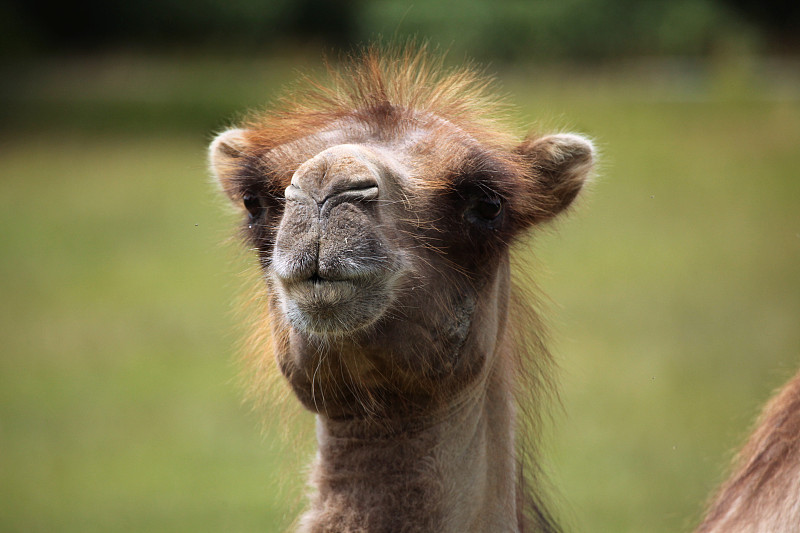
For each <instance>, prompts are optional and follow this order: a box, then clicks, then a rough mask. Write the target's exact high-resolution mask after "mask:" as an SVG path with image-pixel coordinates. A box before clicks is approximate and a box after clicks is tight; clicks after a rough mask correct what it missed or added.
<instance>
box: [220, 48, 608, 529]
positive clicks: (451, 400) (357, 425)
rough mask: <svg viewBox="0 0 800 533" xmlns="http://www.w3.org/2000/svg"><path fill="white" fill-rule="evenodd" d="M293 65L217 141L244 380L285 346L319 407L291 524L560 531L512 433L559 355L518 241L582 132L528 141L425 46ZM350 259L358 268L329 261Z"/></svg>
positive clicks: (296, 386)
mask: <svg viewBox="0 0 800 533" xmlns="http://www.w3.org/2000/svg"><path fill="white" fill-rule="evenodd" d="M301 84H302V86H301V87H299V88H296V89H295V90H294V91H292V92H291V93H289V95H288V96H286V97H284V98H283V99H282V100H281V101H280V102H279V104H278V106H277V107H276V108H275V109H274V110H272V111H269V112H266V113H261V114H257V115H254V116H253V117H251V118H250V119H249V120H248V121H247V122H246V123H245V125H244V128H243V129H242V130H232V131H230V132H226V133H224V134H222V135H221V136H220V137H219V138H218V139H217V140H216V141H215V142H214V143H213V144H212V147H211V163H212V168H213V170H214V172H215V173H216V175H217V178H218V179H219V182H220V184H221V186H222V188H223V190H224V191H225V192H226V194H227V195H228V196H229V197H230V198H231V200H233V202H234V203H235V204H237V205H239V206H242V205H244V206H248V205H249V206H250V207H249V209H251V213H253V212H255V213H256V215H257V216H252V215H251V216H250V219H249V220H247V221H246V224H245V226H244V227H243V236H244V238H245V240H246V241H247V242H249V243H250V245H251V246H252V247H253V248H254V249H255V250H256V251H257V253H258V255H259V257H260V262H261V266H262V268H263V270H264V273H265V274H266V276H265V277H264V279H265V281H266V283H264V284H263V286H264V289H265V292H264V293H263V294H262V293H261V292H260V291H259V296H257V301H258V303H259V312H258V318H257V327H256V333H255V334H254V335H253V337H252V343H251V344H252V345H253V347H254V350H253V351H254V356H253V357H252V359H251V368H252V370H251V371H252V374H254V380H253V383H254V384H253V385H252V389H253V390H254V391H255V392H256V394H263V390H264V389H265V388H266V386H267V384H268V383H269V382H270V381H272V378H271V376H272V375H274V372H273V371H272V368H274V364H273V363H272V359H273V358H275V359H276V360H277V362H278V365H277V366H278V368H279V369H280V370H281V373H282V374H283V376H284V377H285V378H286V381H287V382H288V383H289V384H290V385H291V388H292V389H293V391H294V392H295V394H296V396H297V397H298V398H299V399H300V401H301V402H302V403H303V404H304V405H305V406H306V407H307V408H308V409H310V410H312V411H314V412H316V413H318V440H319V449H320V452H319V455H318V460H317V461H316V464H315V467H314V470H313V474H312V486H313V487H314V488H315V491H316V492H315V495H314V496H313V498H312V506H311V508H310V509H309V511H308V512H307V513H306V514H305V515H304V517H303V519H302V520H301V525H300V527H301V529H302V530H303V531H400V530H402V531H420V532H421V531H467V530H470V531H505V530H509V531H510V530H514V531H555V530H557V529H558V528H557V526H556V524H555V521H554V520H553V518H552V516H551V514H550V512H549V511H548V509H547V508H546V506H545V505H544V503H543V497H542V492H543V491H542V479H541V478H542V475H541V472H540V470H539V468H538V466H537V463H536V462H535V460H533V454H532V456H531V457H532V458H531V459H529V460H523V454H521V453H517V452H515V446H514V441H515V439H516V438H524V437H525V436H526V435H527V436H528V437H531V436H533V440H530V439H528V444H529V445H528V446H527V449H528V450H533V449H534V448H535V436H536V435H537V434H538V433H539V432H538V431H536V430H534V431H529V429H530V427H529V426H535V427H538V424H537V421H538V412H537V411H536V407H537V406H538V405H540V404H541V403H542V399H543V397H544V396H545V395H546V393H547V391H548V390H549V387H548V374H547V372H546V369H547V367H548V365H549V354H548V352H547V349H546V347H545V344H544V342H543V341H542V340H541V334H542V328H541V324H540V321H539V319H538V316H537V314H536V312H535V310H534V309H533V303H534V301H535V300H534V299H532V298H530V297H528V296H525V292H524V291H522V290H520V289H515V290H514V291H512V290H511V279H510V267H509V265H510V257H509V246H510V244H511V243H512V242H514V241H516V240H518V238H519V237H520V236H521V235H523V234H524V233H525V232H526V230H527V229H528V228H530V227H531V226H533V225H535V224H538V223H540V222H544V221H546V220H549V219H550V218H552V217H554V216H556V215H557V214H558V213H559V212H561V211H563V210H564V209H565V208H566V207H567V206H568V205H569V204H570V203H571V202H572V200H573V199H574V198H575V196H576V195H577V193H578V191H579V190H580V188H581V186H582V184H583V182H584V180H585V179H586V176H587V173H588V172H589V170H590V168H591V165H592V148H591V145H590V144H589V143H588V142H587V141H585V140H583V139H581V138H580V137H577V136H570V135H559V136H547V137H537V136H531V137H529V138H528V139H526V140H525V141H523V142H522V143H521V144H516V143H515V142H514V141H513V136H512V135H510V134H509V133H508V130H507V128H506V127H504V126H503V125H502V123H501V122H500V121H499V120H498V119H497V117H498V115H499V112H500V111H502V110H503V109H504V106H503V105H502V104H501V103H499V101H498V100H496V99H495V98H493V97H492V96H490V93H489V92H488V91H487V87H488V85H489V82H488V81H487V78H485V77H484V76H481V75H480V74H478V73H476V72H475V71H474V70H472V69H470V68H463V69H455V70H447V69H444V68H443V67H442V64H441V61H440V60H438V59H434V58H432V57H431V56H430V55H429V54H427V53H426V52H425V50H424V49H423V50H415V49H413V48H412V47H409V48H406V49H401V50H395V51H393V52H389V53H379V52H378V51H377V50H374V49H372V50H368V51H366V52H365V53H364V54H363V55H362V56H360V57H359V58H356V59H355V60H354V61H352V62H351V63H349V64H348V65H346V66H345V67H344V68H343V69H341V70H333V69H331V70H330V71H329V79H328V81H327V83H322V82H317V81H314V80H310V79H304V80H302V81H301ZM359 180H362V181H363V182H364V183H365V184H366V185H365V186H367V187H368V188H367V189H364V188H363V186H360V185H358V184H357V183H356V182H358V183H361V182H360V181H359ZM375 180H377V181H375ZM373 182H374V183H373ZM371 184H374V185H375V187H374V189H375V190H379V191H380V193H379V200H378V201H377V202H375V201H373V200H369V199H368V197H369V198H371V196H369V195H372V194H373V193H370V192H369V191H370V190H371V189H369V186H370V185H371ZM348 190H353V191H354V192H346V191H348ZM342 191H345V192H342ZM342 194H344V195H345V197H346V198H345V199H344V200H339V198H340V196H341V195H342ZM375 194H377V193H375ZM331 195H333V196H331ZM348 195H349V196H348ZM353 195H355V197H354V198H350V196H353ZM329 197H330V198H334V200H335V202H336V203H335V204H333V205H331V204H330V203H329V201H328V200H327V198H329ZM253 198H257V201H256V200H253ZM312 198H313V200H312ZM362 198H363V199H362ZM334 200H332V201H334ZM248 202H249V204H248ZM315 202H316V204H315ZM254 205H256V207H253V206H254ZM495 206H498V207H497V208H498V209H499V210H500V213H501V215H499V216H497V217H494V218H493V215H491V214H488V215H484V214H482V213H483V212H484V211H489V212H491V211H492V210H493V209H494V207H495ZM348 239H349V242H350V243H352V244H345V243H347V242H348ZM353 246H356V248H357V249H354V248H353ZM309 261H311V262H310V263H309ZM341 261H346V262H348V263H347V264H348V265H355V266H351V267H348V266H342V264H343V263H341ZM342 269H344V270H342ZM348 269H350V270H348ZM352 269H355V270H352ZM342 272H345V273H346V272H350V273H349V274H346V275H347V276H349V277H348V278H347V279H354V280H355V281H353V282H350V281H348V282H346V283H345V284H344V287H345V288H342V287H343V285H342V284H341V283H339V284H337V282H335V281H327V280H328V279H336V278H337V276H341V275H344V274H342ZM376 272H377V274H376ZM309 276H311V278H310V279H316V278H315V277H316V276H321V279H322V280H323V281H324V282H322V283H321V284H312V285H310V283H311V282H310V281H304V280H306V279H307V278H308V277H309ZM331 276H333V278H331ZM352 276H357V277H356V278H352ZM363 276H367V278H363ZM375 276H377V277H375ZM362 278H363V279H371V280H373V281H369V282H362V281H358V280H359V279H362ZM295 279H297V280H299V281H293V280H295ZM317 283H320V282H317ZM312 286H313V287H314V291H311V289H310V287H312ZM353 291H355V292H353ZM351 293H352V294H351ZM512 295H513V298H512ZM331 306H333V307H331ZM515 389H516V393H517V394H518V395H519V396H520V398H521V401H520V402H515V401H514V397H515V392H514V391H515ZM532 398H535V400H534V399H532ZM520 404H521V405H522V406H523V407H524V409H522V411H523V414H524V415H525V416H524V417H522V418H519V419H518V418H517V415H518V411H519V410H520ZM522 420H527V421H528V422H525V423H521V422H520V421H522ZM515 435H516V437H515Z"/></svg>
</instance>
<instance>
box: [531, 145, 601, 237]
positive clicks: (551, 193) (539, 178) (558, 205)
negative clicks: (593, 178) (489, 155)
mask: <svg viewBox="0 0 800 533" xmlns="http://www.w3.org/2000/svg"><path fill="white" fill-rule="evenodd" d="M516 152H517V153H518V154H519V155H521V156H523V159H524V161H525V164H526V165H528V166H529V179H530V181H529V182H528V186H529V189H528V191H527V192H528V201H527V202H525V203H526V204H527V205H525V206H523V207H522V208H521V209H520V212H519V215H521V216H522V218H523V220H524V222H525V223H526V225H528V224H535V223H538V222H543V221H545V220H550V219H552V218H554V217H555V216H556V215H558V214H559V213H561V212H562V211H564V210H565V209H566V208H567V207H569V205H570V204H571V203H572V201H573V200H574V199H575V197H576V196H578V193H579V192H580V190H581V188H582V187H583V184H584V183H585V182H586V181H587V179H588V177H589V175H590V173H591V171H592V167H593V166H594V159H595V150H594V146H593V145H592V143H591V141H589V140H587V139H585V138H583V137H581V136H580V135H574V134H571V133H560V134H556V135H547V136H545V137H537V138H528V139H526V140H525V141H523V143H522V144H520V145H519V146H518V147H517V149H516Z"/></svg>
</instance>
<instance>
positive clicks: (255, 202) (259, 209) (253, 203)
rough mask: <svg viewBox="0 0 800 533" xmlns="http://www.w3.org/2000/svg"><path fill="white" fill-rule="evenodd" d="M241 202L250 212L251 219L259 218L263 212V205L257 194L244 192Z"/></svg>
mask: <svg viewBox="0 0 800 533" xmlns="http://www.w3.org/2000/svg"><path fill="white" fill-rule="evenodd" d="M242 203H243V204H244V208H245V209H247V212H248V213H249V214H250V218H251V219H256V218H259V217H260V216H261V215H262V213H263V212H264V206H263V205H262V204H261V198H259V197H258V195H255V194H252V193H249V192H246V193H244V195H242Z"/></svg>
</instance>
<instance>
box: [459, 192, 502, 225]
mask: <svg viewBox="0 0 800 533" xmlns="http://www.w3.org/2000/svg"><path fill="white" fill-rule="evenodd" d="M502 214H503V200H502V199H501V198H499V197H497V196H494V195H485V194H480V195H477V196H475V197H473V198H472V200H471V201H470V202H469V205H468V207H467V211H466V213H465V216H466V218H467V220H468V221H470V222H472V223H473V224H478V225H480V226H489V227H493V226H494V225H495V223H496V222H497V221H498V220H499V219H500V216H501V215H502Z"/></svg>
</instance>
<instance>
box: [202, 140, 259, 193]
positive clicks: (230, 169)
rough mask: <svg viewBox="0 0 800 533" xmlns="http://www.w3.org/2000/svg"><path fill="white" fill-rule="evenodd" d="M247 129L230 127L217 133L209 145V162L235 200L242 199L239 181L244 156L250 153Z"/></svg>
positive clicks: (219, 180) (221, 184) (218, 180)
mask: <svg viewBox="0 0 800 533" xmlns="http://www.w3.org/2000/svg"><path fill="white" fill-rule="evenodd" d="M249 146H250V145H249V142H248V140H247V130H243V129H238V128H236V129H230V130H227V131H224V132H222V133H220V134H219V135H217V137H216V139H214V140H213V141H212V142H211V146H209V147H208V162H209V166H210V167H211V172H213V173H214V177H216V178H217V182H219V184H220V186H221V187H222V190H223V191H225V194H227V195H228V197H229V198H230V199H231V200H233V201H234V202H239V201H240V200H241V191H240V190H239V188H240V187H239V185H238V183H237V179H236V178H237V175H238V170H239V168H240V165H241V162H242V158H244V157H245V156H246V155H247V153H248V148H249Z"/></svg>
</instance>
